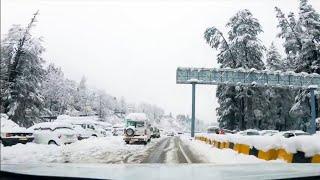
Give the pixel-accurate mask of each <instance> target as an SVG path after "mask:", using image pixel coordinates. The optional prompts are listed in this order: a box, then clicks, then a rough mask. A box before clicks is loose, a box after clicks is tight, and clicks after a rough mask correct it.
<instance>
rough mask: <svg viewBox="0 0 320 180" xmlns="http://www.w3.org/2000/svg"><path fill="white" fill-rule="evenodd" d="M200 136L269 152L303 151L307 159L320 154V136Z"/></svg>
mask: <svg viewBox="0 0 320 180" xmlns="http://www.w3.org/2000/svg"><path fill="white" fill-rule="evenodd" d="M200 136H205V137H207V138H209V139H212V140H215V141H219V142H232V143H235V144H246V145H248V146H250V147H255V148H256V149H259V150H262V151H268V150H270V149H285V150H286V151H287V152H291V153H296V152H297V151H302V152H305V155H306V156H307V157H311V156H313V155H315V154H320V137H319V135H312V136H296V137H291V138H284V137H282V136H242V135H238V134H226V135H219V134H201V135H200Z"/></svg>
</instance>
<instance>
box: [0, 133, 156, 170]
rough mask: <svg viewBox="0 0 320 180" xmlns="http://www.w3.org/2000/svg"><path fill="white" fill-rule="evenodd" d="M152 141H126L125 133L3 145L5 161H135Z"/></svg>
mask: <svg viewBox="0 0 320 180" xmlns="http://www.w3.org/2000/svg"><path fill="white" fill-rule="evenodd" d="M160 139H161V138H159V139H152V141H151V142H150V143H148V145H146V146H144V145H140V144H130V145H126V144H125V142H124V141H123V140H122V137H121V136H111V137H99V138H96V137H92V138H89V139H85V140H81V141H77V142H75V143H72V144H69V145H62V146H56V145H44V144H35V143H27V144H17V145H14V146H8V147H7V146H6V147H3V146H2V147H1V163H3V164H8V163H64V162H72V163H132V162H139V160H140V159H141V158H136V157H138V156H143V155H144V154H146V153H145V151H146V150H147V149H149V147H151V146H153V145H155V144H156V142H158V141H159V140H160Z"/></svg>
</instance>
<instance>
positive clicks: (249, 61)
mask: <svg viewBox="0 0 320 180" xmlns="http://www.w3.org/2000/svg"><path fill="white" fill-rule="evenodd" d="M227 27H228V28H229V32H228V40H227V39H226V38H225V37H224V36H223V34H222V33H221V31H219V30H218V29H217V28H215V27H211V28H208V29H207V30H206V31H205V35H204V38H205V40H206V42H207V43H208V44H209V45H210V46H211V47H213V48H216V49H217V50H219V54H218V57H217V60H218V63H220V64H221V67H222V68H225V67H230V68H240V67H241V68H245V69H251V68H255V69H259V70H261V69H264V63H263V61H262V57H263V51H264V49H265V48H264V46H263V45H262V44H261V41H260V40H259V39H258V37H257V36H258V34H259V33H261V32H262V28H261V26H260V24H259V22H258V20H257V19H256V18H254V17H253V16H252V14H251V12H250V11H249V10H247V9H245V10H241V11H239V12H237V13H236V14H235V15H234V16H233V17H232V18H231V19H230V21H229V22H228V23H227ZM262 92H263V89H261V88H254V87H234V86H218V89H217V93H216V96H217V98H218V102H219V104H220V107H219V108H217V114H218V116H219V119H218V122H219V124H220V126H222V127H225V128H228V129H239V128H240V129H245V128H258V127H259V124H261V123H260V121H259V120H261V118H262V117H263V113H262V112H263V108H264V104H263V102H264V99H263V98H264V97H263V96H262Z"/></svg>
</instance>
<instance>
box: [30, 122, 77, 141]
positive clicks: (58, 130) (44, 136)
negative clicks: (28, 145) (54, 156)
mask: <svg viewBox="0 0 320 180" xmlns="http://www.w3.org/2000/svg"><path fill="white" fill-rule="evenodd" d="M29 129H30V130H32V131H33V134H34V142H35V143H38V144H55V145H63V144H70V143H73V142H76V141H77V140H78V137H77V132H76V131H75V130H74V129H73V128H72V126H71V125H70V124H68V123H59V122H43V123H38V124H35V125H33V126H31V127H30V128H29Z"/></svg>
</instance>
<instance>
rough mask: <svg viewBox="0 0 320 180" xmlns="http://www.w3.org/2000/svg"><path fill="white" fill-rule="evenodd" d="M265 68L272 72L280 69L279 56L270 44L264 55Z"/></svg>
mask: <svg viewBox="0 0 320 180" xmlns="http://www.w3.org/2000/svg"><path fill="white" fill-rule="evenodd" d="M266 62H267V64H266V65H267V68H268V69H269V70H272V71H276V70H280V69H282V67H283V66H282V62H281V56H280V54H279V52H278V50H277V48H276V47H275V45H274V44H273V43H271V46H270V48H269V49H268V51H267V55H266Z"/></svg>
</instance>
